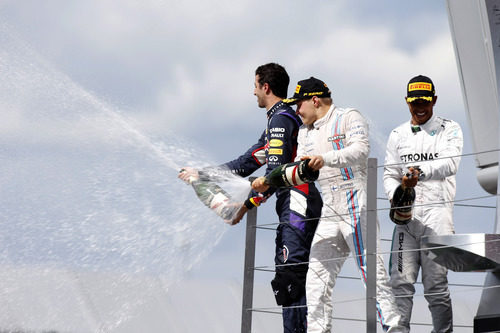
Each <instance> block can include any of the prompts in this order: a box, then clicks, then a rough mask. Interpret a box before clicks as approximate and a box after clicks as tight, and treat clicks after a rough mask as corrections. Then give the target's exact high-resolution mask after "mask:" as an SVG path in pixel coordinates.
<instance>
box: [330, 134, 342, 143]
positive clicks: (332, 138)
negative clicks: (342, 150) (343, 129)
mask: <svg viewBox="0 0 500 333" xmlns="http://www.w3.org/2000/svg"><path fill="white" fill-rule="evenodd" d="M342 139H345V134H339V135H335V136H331V137H329V138H328V142H332V141H336V140H342Z"/></svg>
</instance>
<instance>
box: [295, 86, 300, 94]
mask: <svg viewBox="0 0 500 333" xmlns="http://www.w3.org/2000/svg"><path fill="white" fill-rule="evenodd" d="M300 88H301V86H300V84H298V85H297V87H295V93H296V94H298V93H299V91H300Z"/></svg>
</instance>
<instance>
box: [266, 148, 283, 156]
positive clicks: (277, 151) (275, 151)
mask: <svg viewBox="0 0 500 333" xmlns="http://www.w3.org/2000/svg"><path fill="white" fill-rule="evenodd" d="M269 154H272V155H283V149H277V148H271V149H269Z"/></svg>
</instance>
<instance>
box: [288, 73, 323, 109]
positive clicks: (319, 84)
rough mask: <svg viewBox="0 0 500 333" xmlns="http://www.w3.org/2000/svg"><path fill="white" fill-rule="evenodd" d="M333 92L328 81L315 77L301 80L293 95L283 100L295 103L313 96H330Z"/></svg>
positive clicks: (291, 103)
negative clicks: (327, 83)
mask: <svg viewBox="0 0 500 333" xmlns="http://www.w3.org/2000/svg"><path fill="white" fill-rule="evenodd" d="M331 95H332V92H331V91H330V89H328V86H327V85H326V83H324V82H323V81H321V80H318V79H316V78H314V77H312V76H311V77H310V78H308V79H305V80H302V81H299V82H298V83H297V87H296V88H295V93H294V94H293V96H292V97H290V98H287V99H284V100H283V102H285V103H287V104H290V105H293V104H295V103H297V101H299V100H301V99H309V98H312V97H313V96H318V97H330V96H331Z"/></svg>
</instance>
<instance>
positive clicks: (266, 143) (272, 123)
mask: <svg viewBox="0 0 500 333" xmlns="http://www.w3.org/2000/svg"><path fill="white" fill-rule="evenodd" d="M289 81H290V79H289V77H288V74H287V73H286V71H285V69H284V68H283V67H282V66H280V65H278V64H274V63H270V64H266V65H262V66H260V67H258V68H257V70H256V71H255V91H254V95H255V96H257V102H258V105H259V107H262V108H266V109H267V127H266V129H265V130H264V132H263V133H262V135H261V136H260V138H259V141H258V142H257V143H256V144H255V145H253V146H252V147H251V148H250V149H248V150H247V151H246V152H245V153H244V154H243V155H241V156H240V157H238V158H237V159H235V160H233V161H230V162H228V163H225V166H226V167H227V168H229V169H230V170H232V171H233V172H235V173H237V174H238V175H240V176H242V177H246V176H248V175H250V174H252V173H253V172H254V171H255V170H257V169H258V168H260V167H261V166H262V165H264V164H267V167H266V172H265V174H266V175H267V174H269V173H270V172H271V171H272V170H273V169H274V168H276V167H277V166H280V165H282V164H285V163H289V162H293V160H294V158H295V154H296V149H297V134H298V131H299V127H300V126H301V125H302V121H301V119H300V118H299V116H297V115H296V114H295V111H294V110H293V109H292V108H291V107H290V106H288V105H286V104H284V103H283V102H282V99H283V98H286V94H287V90H288V83H289ZM273 193H276V213H277V214H278V216H279V221H280V224H279V226H278V228H277V230H276V255H275V259H274V261H275V264H276V276H275V278H274V280H273V281H272V283H271V284H272V287H273V290H274V294H275V296H276V301H277V303H278V305H282V306H283V307H284V308H283V326H284V331H285V332H286V333H288V332H290V333H291V332H293V333H298V332H306V327H307V325H306V314H307V309H306V307H305V305H306V299H305V287H304V286H305V279H306V273H307V268H308V265H307V262H308V261H309V249H310V247H311V241H312V238H313V236H314V231H315V230H316V225H317V223H318V218H319V217H320V216H321V208H322V205H323V202H322V200H321V196H320V194H319V192H318V190H317V189H316V186H315V185H314V184H304V185H300V186H296V187H294V188H291V189H274V188H270V189H269V190H268V191H266V192H265V193H264V194H263V195H262V194H258V193H257V192H252V194H251V196H250V198H249V199H247V200H246V201H245V203H244V206H243V207H242V208H241V209H240V213H239V214H238V216H237V217H235V219H234V220H233V223H237V222H239V220H240V219H241V218H242V217H243V215H244V214H245V213H246V211H247V210H248V209H252V208H253V207H256V206H258V205H259V204H260V203H261V202H262V201H265V200H266V199H267V198H268V197H270V196H271V195H272V194H273ZM297 263H304V264H300V265H295V264H297ZM287 264H291V265H287ZM298 305H303V306H304V307H298V308H296V307H295V306H298ZM288 307H290V308H288Z"/></svg>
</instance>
